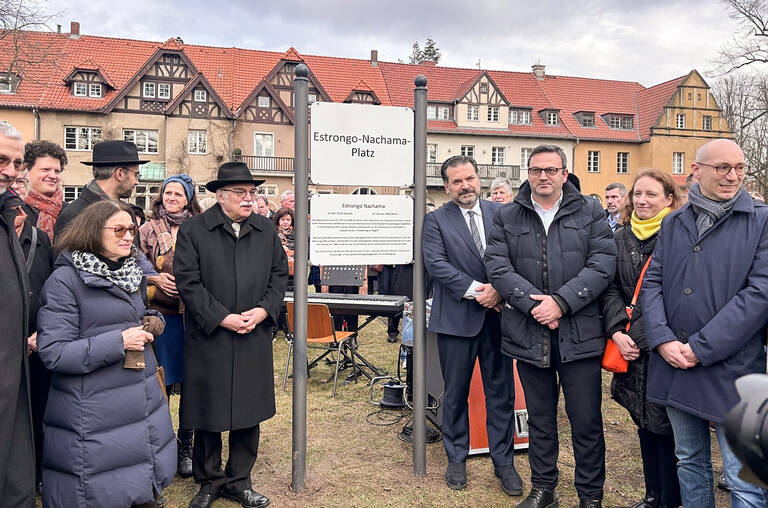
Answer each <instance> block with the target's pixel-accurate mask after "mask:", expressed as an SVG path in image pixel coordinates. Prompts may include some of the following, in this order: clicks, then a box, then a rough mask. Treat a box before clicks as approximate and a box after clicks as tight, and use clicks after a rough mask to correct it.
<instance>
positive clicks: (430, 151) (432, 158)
mask: <svg viewBox="0 0 768 508" xmlns="http://www.w3.org/2000/svg"><path fill="white" fill-rule="evenodd" d="M427 162H437V144H436V143H427Z"/></svg>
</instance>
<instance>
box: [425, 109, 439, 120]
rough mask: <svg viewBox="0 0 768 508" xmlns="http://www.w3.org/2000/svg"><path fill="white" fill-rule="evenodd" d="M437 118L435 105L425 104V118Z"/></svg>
mask: <svg viewBox="0 0 768 508" xmlns="http://www.w3.org/2000/svg"><path fill="white" fill-rule="evenodd" d="M436 118H437V108H436V107H435V106H427V120H434V119H436Z"/></svg>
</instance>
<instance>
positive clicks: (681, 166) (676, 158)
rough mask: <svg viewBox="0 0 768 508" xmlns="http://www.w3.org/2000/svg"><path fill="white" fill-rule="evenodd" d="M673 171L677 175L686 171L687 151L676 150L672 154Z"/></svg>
mask: <svg viewBox="0 0 768 508" xmlns="http://www.w3.org/2000/svg"><path fill="white" fill-rule="evenodd" d="M672 172H673V173H674V174H676V175H682V174H683V173H685V152H674V153H673V154H672Z"/></svg>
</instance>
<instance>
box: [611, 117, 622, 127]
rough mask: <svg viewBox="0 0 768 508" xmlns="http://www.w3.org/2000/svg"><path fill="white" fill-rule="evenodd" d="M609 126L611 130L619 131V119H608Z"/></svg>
mask: <svg viewBox="0 0 768 508" xmlns="http://www.w3.org/2000/svg"><path fill="white" fill-rule="evenodd" d="M610 126H611V129H620V128H621V118H619V117H618V116H615V115H614V116H611V117H610Z"/></svg>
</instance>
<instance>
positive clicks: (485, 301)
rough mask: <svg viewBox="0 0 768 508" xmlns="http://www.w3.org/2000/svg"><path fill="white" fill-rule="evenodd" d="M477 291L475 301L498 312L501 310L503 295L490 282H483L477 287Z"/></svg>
mask: <svg viewBox="0 0 768 508" xmlns="http://www.w3.org/2000/svg"><path fill="white" fill-rule="evenodd" d="M475 292H476V293H478V294H477V296H475V301H476V302H477V303H479V304H480V305H482V306H483V307H485V308H486V309H493V310H495V311H496V312H501V295H500V294H499V293H498V292H497V291H496V290H495V289H493V286H491V285H490V284H488V283H486V284H481V285H479V286H477V287H476V288H475Z"/></svg>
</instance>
